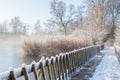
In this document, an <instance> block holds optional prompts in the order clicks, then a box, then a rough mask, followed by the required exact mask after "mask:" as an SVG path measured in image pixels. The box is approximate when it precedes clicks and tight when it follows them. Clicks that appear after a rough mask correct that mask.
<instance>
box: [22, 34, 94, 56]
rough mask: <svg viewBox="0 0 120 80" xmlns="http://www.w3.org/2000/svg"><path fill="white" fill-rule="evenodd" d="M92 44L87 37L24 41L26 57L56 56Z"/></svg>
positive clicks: (44, 38) (43, 38) (42, 38)
mask: <svg viewBox="0 0 120 80" xmlns="http://www.w3.org/2000/svg"><path fill="white" fill-rule="evenodd" d="M91 44H92V43H91V42H89V39H88V38H86V37H83V36H82V37H78V38H76V37H61V36H59V37H37V38H36V37H32V38H29V37H28V38H24V39H23V40H22V48H23V51H24V53H25V55H26V56H37V57H38V56H39V57H41V56H47V57H49V56H54V55H56V54H59V53H64V52H69V51H72V50H74V49H79V48H81V47H85V46H89V45H91Z"/></svg>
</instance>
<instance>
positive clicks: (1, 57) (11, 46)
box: [0, 41, 22, 72]
mask: <svg viewBox="0 0 120 80" xmlns="http://www.w3.org/2000/svg"><path fill="white" fill-rule="evenodd" d="M21 64H22V50H21V47H20V43H18V42H17V41H1V42H0V72H4V71H8V69H9V67H14V68H17V67H19V66H21Z"/></svg>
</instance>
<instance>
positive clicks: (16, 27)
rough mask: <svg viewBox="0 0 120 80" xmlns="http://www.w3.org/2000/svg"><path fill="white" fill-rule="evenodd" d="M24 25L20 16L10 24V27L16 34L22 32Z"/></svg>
mask: <svg viewBox="0 0 120 80" xmlns="http://www.w3.org/2000/svg"><path fill="white" fill-rule="evenodd" d="M22 25H23V23H22V21H21V20H20V18H19V17H18V16H17V17H14V18H13V19H12V20H11V22H10V26H11V28H12V30H13V32H14V33H15V34H16V33H20V32H21V29H22Z"/></svg>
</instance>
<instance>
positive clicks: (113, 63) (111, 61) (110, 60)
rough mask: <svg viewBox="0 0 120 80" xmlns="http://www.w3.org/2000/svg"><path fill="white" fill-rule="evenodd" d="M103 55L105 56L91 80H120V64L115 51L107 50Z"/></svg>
mask: <svg viewBox="0 0 120 80" xmlns="http://www.w3.org/2000/svg"><path fill="white" fill-rule="evenodd" d="M101 53H102V54H104V57H103V59H102V61H101V62H100V63H99V65H98V66H97V67H96V70H95V72H94V73H93V77H92V78H90V80H120V64H119V62H118V60H117V58H116V56H115V51H114V49H113V48H109V49H105V50H103V51H101Z"/></svg>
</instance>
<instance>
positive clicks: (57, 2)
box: [50, 0, 75, 35]
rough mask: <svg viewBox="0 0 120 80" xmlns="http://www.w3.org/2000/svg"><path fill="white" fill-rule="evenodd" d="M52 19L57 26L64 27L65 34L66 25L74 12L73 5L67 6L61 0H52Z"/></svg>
mask: <svg viewBox="0 0 120 80" xmlns="http://www.w3.org/2000/svg"><path fill="white" fill-rule="evenodd" d="M50 5H51V6H50V7H51V14H52V16H53V17H52V19H51V21H52V22H53V23H54V24H57V25H58V26H61V27H63V28H64V33H65V35H67V26H68V24H69V23H70V22H71V21H72V19H73V16H74V14H75V7H74V5H70V6H69V7H67V6H66V4H65V3H64V2H63V1H62V0H53V1H52V2H51V3H50Z"/></svg>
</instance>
